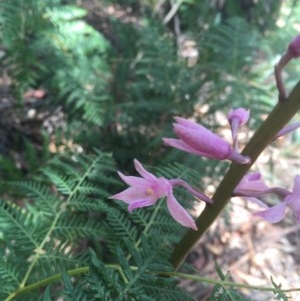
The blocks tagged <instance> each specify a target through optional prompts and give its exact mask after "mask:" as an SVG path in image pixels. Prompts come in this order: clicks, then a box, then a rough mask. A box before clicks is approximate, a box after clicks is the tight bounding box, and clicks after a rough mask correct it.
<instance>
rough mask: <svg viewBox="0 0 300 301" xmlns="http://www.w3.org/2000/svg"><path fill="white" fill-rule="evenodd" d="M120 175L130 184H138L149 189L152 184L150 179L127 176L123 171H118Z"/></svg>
mask: <svg viewBox="0 0 300 301" xmlns="http://www.w3.org/2000/svg"><path fill="white" fill-rule="evenodd" d="M118 175H119V176H120V178H121V179H122V180H123V181H124V182H125V183H126V184H128V185H129V186H134V187H135V186H136V187H139V188H144V189H147V188H148V187H149V186H151V183H152V182H150V181H149V180H145V179H144V178H139V177H134V176H125V175H123V174H122V173H121V172H119V171H118Z"/></svg>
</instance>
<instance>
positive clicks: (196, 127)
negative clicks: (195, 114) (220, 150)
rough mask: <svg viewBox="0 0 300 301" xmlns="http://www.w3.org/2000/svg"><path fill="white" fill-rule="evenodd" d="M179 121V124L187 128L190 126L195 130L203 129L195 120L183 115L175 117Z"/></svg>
mask: <svg viewBox="0 0 300 301" xmlns="http://www.w3.org/2000/svg"><path fill="white" fill-rule="evenodd" d="M174 119H175V120H176V122H177V124H180V125H182V126H184V127H186V128H190V129H194V130H196V131H197V130H201V127H202V126H200V125H199V124H198V123H196V122H194V121H191V120H188V119H185V118H182V117H175V118H174Z"/></svg>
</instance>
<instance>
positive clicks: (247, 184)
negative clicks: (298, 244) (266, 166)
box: [234, 173, 300, 223]
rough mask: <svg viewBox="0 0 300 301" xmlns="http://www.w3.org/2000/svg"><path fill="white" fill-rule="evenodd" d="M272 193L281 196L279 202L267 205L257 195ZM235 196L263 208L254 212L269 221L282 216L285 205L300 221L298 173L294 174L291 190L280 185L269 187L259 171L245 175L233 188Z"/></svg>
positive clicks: (275, 221) (299, 182) (299, 178)
mask: <svg viewBox="0 0 300 301" xmlns="http://www.w3.org/2000/svg"><path fill="white" fill-rule="evenodd" d="M270 193H274V194H277V195H278V196H279V197H281V198H283V201H282V202H280V203H279V204H277V205H275V206H272V207H269V206H267V205H266V204H265V203H264V202H262V201H261V200H260V199H258V197H262V196H264V195H266V194H270ZM234 195H235V196H241V197H243V198H245V199H247V200H249V201H252V202H254V203H256V204H258V205H260V206H262V207H264V208H265V210H263V211H258V212H255V213H254V215H256V216H259V217H261V218H263V219H265V220H266V221H268V222H270V223H277V222H279V221H281V220H282V219H283V217H284V214H285V210H286V207H290V208H291V209H292V210H293V211H294V213H295V215H296V218H297V222H300V175H298V176H296V178H295V182H294V188H293V191H292V192H290V191H289V190H287V189H284V188H280V187H273V188H269V187H268V186H267V185H266V184H265V183H264V181H263V180H262V179H261V175H260V173H251V174H248V175H246V176H245V177H244V178H243V179H242V180H241V182H240V183H239V184H238V185H237V187H236V188H235V190H234Z"/></svg>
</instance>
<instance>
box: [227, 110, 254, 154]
mask: <svg viewBox="0 0 300 301" xmlns="http://www.w3.org/2000/svg"><path fill="white" fill-rule="evenodd" d="M249 115H250V111H249V110H246V109H244V108H237V109H235V110H233V109H231V110H230V111H229V112H228V114H227V119H228V121H229V124H230V127H231V135H232V141H233V145H234V149H235V150H237V148H238V141H237V132H238V128H239V127H240V126H242V125H244V124H245V123H247V122H248V120H249Z"/></svg>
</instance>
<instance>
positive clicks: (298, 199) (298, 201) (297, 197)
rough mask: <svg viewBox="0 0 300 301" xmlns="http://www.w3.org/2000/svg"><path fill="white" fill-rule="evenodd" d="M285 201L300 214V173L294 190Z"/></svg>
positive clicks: (296, 178)
mask: <svg viewBox="0 0 300 301" xmlns="http://www.w3.org/2000/svg"><path fill="white" fill-rule="evenodd" d="M285 201H286V202H287V205H288V206H289V207H290V208H291V209H292V210H293V211H294V213H295V214H296V215H297V214H300V175H297V176H296V177H295V180H294V187H293V192H292V193H290V194H289V195H287V197H286V198H285Z"/></svg>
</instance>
